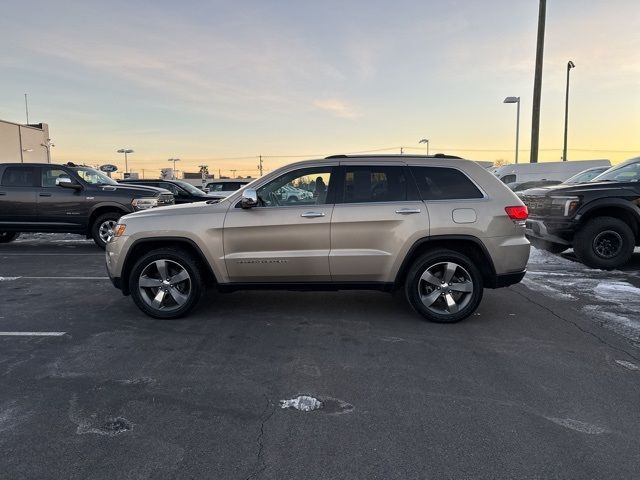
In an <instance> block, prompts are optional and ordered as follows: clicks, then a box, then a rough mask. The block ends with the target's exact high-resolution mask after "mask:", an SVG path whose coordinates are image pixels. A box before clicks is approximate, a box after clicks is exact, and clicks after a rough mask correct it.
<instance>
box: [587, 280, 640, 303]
mask: <svg viewBox="0 0 640 480" xmlns="http://www.w3.org/2000/svg"><path fill="white" fill-rule="evenodd" d="M593 292H594V293H595V294H596V297H598V298H599V299H600V300H604V301H606V302H614V303H622V304H626V303H628V302H629V300H631V299H634V298H635V299H639V300H640V288H637V287H634V286H633V285H631V284H630V283H627V282H616V281H613V282H600V283H598V285H596V287H595V288H594V289H593Z"/></svg>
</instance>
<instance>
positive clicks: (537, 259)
mask: <svg viewBox="0 0 640 480" xmlns="http://www.w3.org/2000/svg"><path fill="white" fill-rule="evenodd" d="M529 264H530V265H575V264H576V262H572V261H571V260H568V259H566V258H564V257H561V256H559V255H554V254H553V253H549V252H547V251H545V250H539V249H537V248H535V247H531V253H530V254H529ZM585 268H586V267H585Z"/></svg>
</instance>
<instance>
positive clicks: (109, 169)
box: [100, 164, 118, 173]
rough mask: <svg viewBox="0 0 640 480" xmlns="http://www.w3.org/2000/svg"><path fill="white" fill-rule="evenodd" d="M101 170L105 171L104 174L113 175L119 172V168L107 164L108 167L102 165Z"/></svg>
mask: <svg viewBox="0 0 640 480" xmlns="http://www.w3.org/2000/svg"><path fill="white" fill-rule="evenodd" d="M100 170H101V171H103V172H107V173H113V172H116V171H118V167H116V166H115V165H109V164H107V165H102V166H101V167H100Z"/></svg>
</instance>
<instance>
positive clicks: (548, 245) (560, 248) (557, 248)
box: [527, 237, 569, 255]
mask: <svg viewBox="0 0 640 480" xmlns="http://www.w3.org/2000/svg"><path fill="white" fill-rule="evenodd" d="M527 238H528V239H529V242H531V245H533V246H534V247H536V248H537V249H539V250H545V251H547V252H549V253H554V254H556V255H557V254H558V253H562V252H564V251H565V250H568V249H569V245H562V244H561V243H553V242H548V241H547V240H542V239H540V238H536V237H527Z"/></svg>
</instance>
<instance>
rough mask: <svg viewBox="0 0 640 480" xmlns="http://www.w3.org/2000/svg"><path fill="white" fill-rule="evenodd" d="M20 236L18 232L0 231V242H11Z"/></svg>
mask: <svg viewBox="0 0 640 480" xmlns="http://www.w3.org/2000/svg"><path fill="white" fill-rule="evenodd" d="M19 236H20V232H0V243H9V242H13V241H14V240H15V239H16V238H18V237H19Z"/></svg>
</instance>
